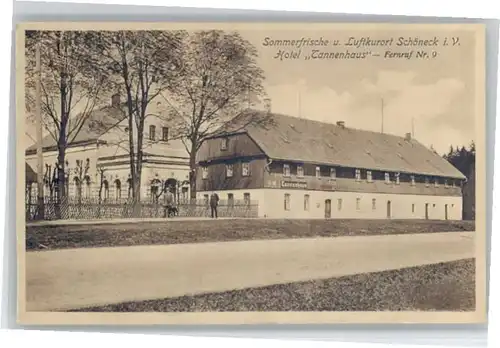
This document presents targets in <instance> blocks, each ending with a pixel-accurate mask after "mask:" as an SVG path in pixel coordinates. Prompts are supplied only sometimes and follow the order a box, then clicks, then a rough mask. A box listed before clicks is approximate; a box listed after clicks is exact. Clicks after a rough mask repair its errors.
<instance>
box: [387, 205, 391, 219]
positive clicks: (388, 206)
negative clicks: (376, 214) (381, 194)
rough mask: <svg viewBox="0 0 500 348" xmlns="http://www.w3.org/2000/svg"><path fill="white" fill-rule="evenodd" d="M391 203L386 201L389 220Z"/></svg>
mask: <svg viewBox="0 0 500 348" xmlns="http://www.w3.org/2000/svg"><path fill="white" fill-rule="evenodd" d="M391 215H392V214H391V201H387V218H388V219H390V218H391Z"/></svg>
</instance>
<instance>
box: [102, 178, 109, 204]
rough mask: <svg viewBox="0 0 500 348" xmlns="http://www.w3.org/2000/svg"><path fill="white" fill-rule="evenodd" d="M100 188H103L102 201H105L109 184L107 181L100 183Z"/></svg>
mask: <svg viewBox="0 0 500 348" xmlns="http://www.w3.org/2000/svg"><path fill="white" fill-rule="evenodd" d="M102 186H103V190H102V192H103V197H102V198H103V199H104V200H107V199H109V183H108V180H104V182H103V183H102Z"/></svg>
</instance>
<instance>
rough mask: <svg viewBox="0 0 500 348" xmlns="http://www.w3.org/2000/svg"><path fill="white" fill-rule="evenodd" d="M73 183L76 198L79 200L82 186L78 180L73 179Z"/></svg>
mask: <svg viewBox="0 0 500 348" xmlns="http://www.w3.org/2000/svg"><path fill="white" fill-rule="evenodd" d="M73 182H74V183H75V191H76V197H77V198H78V199H80V198H81V197H82V185H81V183H80V179H78V178H77V177H75V178H74V179H73Z"/></svg>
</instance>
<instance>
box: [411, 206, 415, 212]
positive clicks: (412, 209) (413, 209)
mask: <svg viewBox="0 0 500 348" xmlns="http://www.w3.org/2000/svg"><path fill="white" fill-rule="evenodd" d="M411 213H412V214H415V204H412V205H411Z"/></svg>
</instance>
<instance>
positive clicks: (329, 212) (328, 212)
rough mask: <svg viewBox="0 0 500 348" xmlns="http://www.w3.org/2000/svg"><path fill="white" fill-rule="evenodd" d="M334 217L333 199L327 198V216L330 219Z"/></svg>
mask: <svg viewBox="0 0 500 348" xmlns="http://www.w3.org/2000/svg"><path fill="white" fill-rule="evenodd" d="M331 217H332V201H331V200H330V199H327V200H326V201H325V218H326V219H329V218H331Z"/></svg>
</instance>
